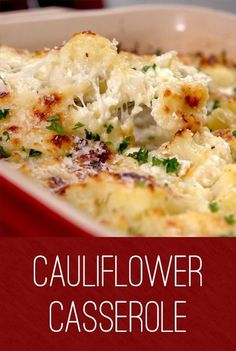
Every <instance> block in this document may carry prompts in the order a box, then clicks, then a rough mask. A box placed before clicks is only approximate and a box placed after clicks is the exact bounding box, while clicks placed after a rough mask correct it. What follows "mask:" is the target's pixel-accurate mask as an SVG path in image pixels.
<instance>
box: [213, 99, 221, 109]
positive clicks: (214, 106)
mask: <svg viewBox="0 0 236 351" xmlns="http://www.w3.org/2000/svg"><path fill="white" fill-rule="evenodd" d="M219 107H220V101H219V100H214V103H213V106H212V110H216V109H217V108H219Z"/></svg>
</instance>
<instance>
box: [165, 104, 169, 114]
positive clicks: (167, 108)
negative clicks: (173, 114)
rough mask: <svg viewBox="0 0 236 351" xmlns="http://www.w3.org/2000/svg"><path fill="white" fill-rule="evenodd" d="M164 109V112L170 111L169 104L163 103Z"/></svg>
mask: <svg viewBox="0 0 236 351" xmlns="http://www.w3.org/2000/svg"><path fill="white" fill-rule="evenodd" d="M164 111H165V112H166V113H169V112H170V108H169V106H167V105H165V106H164Z"/></svg>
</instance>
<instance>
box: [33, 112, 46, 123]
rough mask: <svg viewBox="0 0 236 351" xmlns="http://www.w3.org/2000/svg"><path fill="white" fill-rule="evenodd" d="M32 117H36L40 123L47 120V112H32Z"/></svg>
mask: <svg viewBox="0 0 236 351" xmlns="http://www.w3.org/2000/svg"><path fill="white" fill-rule="evenodd" d="M33 115H34V116H36V117H37V118H38V119H39V120H40V121H42V120H44V119H46V118H47V115H48V112H47V111H39V110H33Z"/></svg>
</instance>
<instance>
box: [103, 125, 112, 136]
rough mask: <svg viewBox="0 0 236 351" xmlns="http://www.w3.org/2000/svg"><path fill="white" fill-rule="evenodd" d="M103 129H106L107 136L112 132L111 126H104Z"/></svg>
mask: <svg viewBox="0 0 236 351" xmlns="http://www.w3.org/2000/svg"><path fill="white" fill-rule="evenodd" d="M104 127H105V128H106V132H107V134H110V133H111V132H112V129H113V128H114V127H113V125H112V124H109V125H107V124H105V125H104Z"/></svg>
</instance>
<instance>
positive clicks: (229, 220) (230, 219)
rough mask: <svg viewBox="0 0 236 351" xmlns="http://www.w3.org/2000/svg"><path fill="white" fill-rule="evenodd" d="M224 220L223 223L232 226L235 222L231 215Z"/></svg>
mask: <svg viewBox="0 0 236 351" xmlns="http://www.w3.org/2000/svg"><path fill="white" fill-rule="evenodd" d="M224 219H225V222H226V223H228V224H234V223H235V222H236V219H235V217H234V215H233V214H230V215H228V216H225V217H224Z"/></svg>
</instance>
